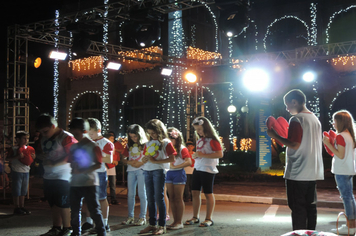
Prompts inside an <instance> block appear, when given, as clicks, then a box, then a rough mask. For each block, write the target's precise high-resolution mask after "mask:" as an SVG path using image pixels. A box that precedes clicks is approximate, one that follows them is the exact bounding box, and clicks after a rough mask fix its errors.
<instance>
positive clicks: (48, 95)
mask: <svg viewBox="0 0 356 236" xmlns="http://www.w3.org/2000/svg"><path fill="white" fill-rule="evenodd" d="M68 2H71V3H75V2H78V1H77V0H71V1H68V0H59V1H48V0H36V1H28V0H11V1H6V2H5V10H4V11H3V14H2V15H1V19H2V20H1V32H3V34H2V35H3V37H1V47H0V48H1V55H2V56H1V58H0V76H1V85H0V91H3V88H4V86H5V80H6V55H7V52H6V45H7V37H6V35H7V27H8V26H9V25H14V24H20V25H23V24H27V23H32V22H37V21H41V20H46V19H54V18H55V10H56V9H59V8H61V7H63V6H64V4H67V3H68ZM74 10H75V9H74ZM52 49H53V46H49V45H45V44H38V43H33V42H29V55H30V54H33V55H34V56H40V57H41V58H42V65H41V67H40V68H38V69H35V68H31V67H28V80H27V81H28V87H29V88H30V101H31V103H30V120H35V119H36V117H37V116H38V115H39V114H40V112H49V113H52V112H53V61H52V60H50V59H48V55H49V52H50V51H51V50H52ZM0 102H1V103H2V102H3V95H1V96H0ZM35 107H38V109H36V108H35Z"/></svg>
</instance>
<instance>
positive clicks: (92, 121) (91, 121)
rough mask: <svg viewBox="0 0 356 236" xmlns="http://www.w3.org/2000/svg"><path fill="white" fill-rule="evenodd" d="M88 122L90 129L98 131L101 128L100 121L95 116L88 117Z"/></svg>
mask: <svg viewBox="0 0 356 236" xmlns="http://www.w3.org/2000/svg"><path fill="white" fill-rule="evenodd" d="M88 122H89V125H90V129H93V130H95V131H98V130H99V129H100V130H101V123H100V121H99V120H98V119H96V118H88Z"/></svg>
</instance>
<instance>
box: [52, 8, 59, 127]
mask: <svg viewBox="0 0 356 236" xmlns="http://www.w3.org/2000/svg"><path fill="white" fill-rule="evenodd" d="M55 14H56V18H55V20H54V26H55V27H56V31H55V32H54V34H55V35H56V36H55V37H54V42H55V43H54V47H55V48H57V50H58V47H59V46H58V41H59V39H58V35H59V10H56V13H55ZM58 64H59V61H58V59H55V61H54V65H53V70H54V75H53V99H54V101H53V118H54V119H55V120H58V93H59V84H58V80H59V70H58Z"/></svg>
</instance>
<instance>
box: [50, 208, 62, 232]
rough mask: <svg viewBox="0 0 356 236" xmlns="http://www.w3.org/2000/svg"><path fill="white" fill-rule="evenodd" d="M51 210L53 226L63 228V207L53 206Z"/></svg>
mask: <svg viewBox="0 0 356 236" xmlns="http://www.w3.org/2000/svg"><path fill="white" fill-rule="evenodd" d="M51 210H52V221H53V226H55V227H60V228H61V227H62V215H61V208H59V207H57V206H53V207H52V209H51Z"/></svg>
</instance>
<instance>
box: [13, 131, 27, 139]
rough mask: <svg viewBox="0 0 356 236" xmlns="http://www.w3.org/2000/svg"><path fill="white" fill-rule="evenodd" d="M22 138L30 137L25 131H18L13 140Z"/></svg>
mask: <svg viewBox="0 0 356 236" xmlns="http://www.w3.org/2000/svg"><path fill="white" fill-rule="evenodd" d="M23 136H30V134H29V133H28V132H27V131H25V130H19V131H17V132H16V136H15V138H18V139H21V138H22V137H23Z"/></svg>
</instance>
